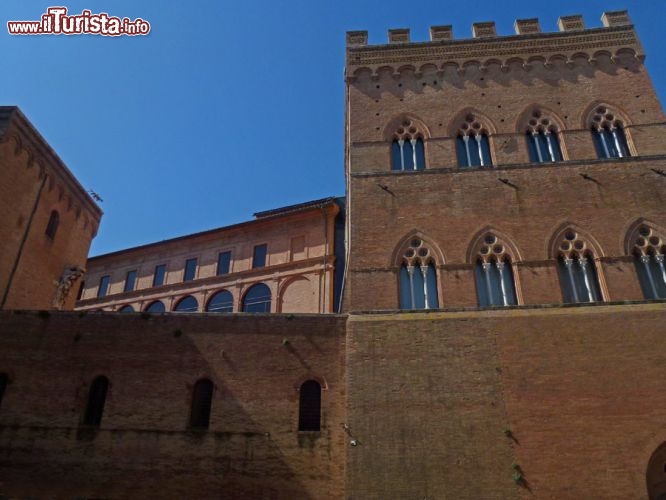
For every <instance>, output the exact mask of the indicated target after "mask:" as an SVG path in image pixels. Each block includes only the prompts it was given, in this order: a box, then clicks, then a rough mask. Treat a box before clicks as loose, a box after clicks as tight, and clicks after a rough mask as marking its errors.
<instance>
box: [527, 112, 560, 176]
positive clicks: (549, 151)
mask: <svg viewBox="0 0 666 500" xmlns="http://www.w3.org/2000/svg"><path fill="white" fill-rule="evenodd" d="M527 148H528V150H529V153H530V161H532V162H534V163H545V162H555V161H562V150H561V149H560V142H559V140H558V133H557V127H556V126H555V124H554V123H553V120H552V119H550V118H548V117H546V116H543V113H542V112H541V111H539V110H534V111H533V112H532V116H531V117H530V120H529V121H528V124H527Z"/></svg>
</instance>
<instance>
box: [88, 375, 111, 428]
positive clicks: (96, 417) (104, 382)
mask: <svg viewBox="0 0 666 500" xmlns="http://www.w3.org/2000/svg"><path fill="white" fill-rule="evenodd" d="M108 390H109V379H108V378H106V377H105V376H103V375H100V376H99V377H97V378H96V379H95V380H93V383H92V385H91V386H90V393H89V394H88V405H87V406H86V413H85V415H84V417H83V425H90V426H93V427H99V425H100V424H101V423H102V414H103V413H104V403H105V402H106V393H107V392H108Z"/></svg>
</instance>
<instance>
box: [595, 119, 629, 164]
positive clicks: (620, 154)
mask: <svg viewBox="0 0 666 500" xmlns="http://www.w3.org/2000/svg"><path fill="white" fill-rule="evenodd" d="M591 129H592V139H593V140H594V146H595V148H596V150H597V157H598V158H602V159H603V158H624V157H626V156H631V155H630V154H629V147H628V145H627V138H626V136H625V134H624V125H623V124H622V120H620V119H618V118H617V117H616V115H615V114H613V112H612V111H611V110H609V109H608V108H607V107H606V106H599V107H597V108H596V109H595V110H594V114H593V115H592V127H591Z"/></svg>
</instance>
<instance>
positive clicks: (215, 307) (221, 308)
mask: <svg viewBox="0 0 666 500" xmlns="http://www.w3.org/2000/svg"><path fill="white" fill-rule="evenodd" d="M233 310H234V296H233V295H231V292H229V291H227V290H222V291H221V292H217V293H216V294H215V295H213V296H212V297H211V298H210V300H209V301H208V305H207V306H206V311H208V312H218V313H230V312H233Z"/></svg>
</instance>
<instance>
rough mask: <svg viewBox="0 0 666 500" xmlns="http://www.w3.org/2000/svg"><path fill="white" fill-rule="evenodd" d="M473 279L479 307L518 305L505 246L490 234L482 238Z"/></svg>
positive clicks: (509, 260) (509, 259)
mask: <svg viewBox="0 0 666 500" xmlns="http://www.w3.org/2000/svg"><path fill="white" fill-rule="evenodd" d="M475 277H476V293H477V297H478V300H479V305H480V306H482V307H486V306H513V305H516V304H517V303H518V300H517V297H516V284H515V281H514V277H513V269H512V266H511V257H510V256H509V254H508V252H507V250H506V245H505V244H504V243H502V242H501V241H499V239H498V238H497V236H496V235H494V234H492V233H488V234H487V235H486V236H485V237H484V239H483V245H482V246H481V248H480V249H479V256H478V259H477V261H476V266H475Z"/></svg>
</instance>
